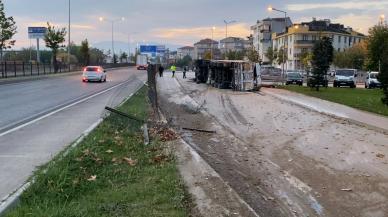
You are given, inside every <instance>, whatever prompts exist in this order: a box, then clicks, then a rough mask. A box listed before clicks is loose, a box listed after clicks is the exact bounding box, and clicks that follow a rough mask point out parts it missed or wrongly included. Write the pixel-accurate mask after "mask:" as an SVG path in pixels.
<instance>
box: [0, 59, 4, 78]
mask: <svg viewBox="0 0 388 217" xmlns="http://www.w3.org/2000/svg"><path fill="white" fill-rule="evenodd" d="M0 64H1V77H2V78H4V67H3V66H4V64H3V62H1V63H0Z"/></svg>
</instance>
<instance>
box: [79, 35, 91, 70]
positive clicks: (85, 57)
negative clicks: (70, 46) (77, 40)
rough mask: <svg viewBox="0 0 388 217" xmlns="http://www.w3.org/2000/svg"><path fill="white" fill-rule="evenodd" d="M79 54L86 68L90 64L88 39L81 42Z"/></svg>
mask: <svg viewBox="0 0 388 217" xmlns="http://www.w3.org/2000/svg"><path fill="white" fill-rule="evenodd" d="M80 53H81V56H82V59H81V60H82V63H83V64H84V65H85V66H88V65H89V64H90V48H89V42H88V39H85V40H83V41H82V42H81V48H80Z"/></svg>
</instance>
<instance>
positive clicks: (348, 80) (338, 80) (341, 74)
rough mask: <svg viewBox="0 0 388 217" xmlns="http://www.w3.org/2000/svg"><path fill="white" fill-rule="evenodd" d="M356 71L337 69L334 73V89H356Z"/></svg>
mask: <svg viewBox="0 0 388 217" xmlns="http://www.w3.org/2000/svg"><path fill="white" fill-rule="evenodd" d="M356 78H357V70H356V69H337V70H335V72H334V82H333V86H334V87H341V86H349V87H350V88H356V85H357V81H356Z"/></svg>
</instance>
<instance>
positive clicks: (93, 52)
mask: <svg viewBox="0 0 388 217" xmlns="http://www.w3.org/2000/svg"><path fill="white" fill-rule="evenodd" d="M106 58H107V56H106V55H105V54H104V52H103V51H102V50H99V49H97V48H91V49H90V62H91V63H92V64H95V65H99V64H101V63H105V60H106Z"/></svg>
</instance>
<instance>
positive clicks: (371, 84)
mask: <svg viewBox="0 0 388 217" xmlns="http://www.w3.org/2000/svg"><path fill="white" fill-rule="evenodd" d="M378 74H379V73H378V72H369V73H368V75H367V76H366V79H365V88H368V89H370V88H376V87H377V88H381V83H380V81H378V80H377V75H378Z"/></svg>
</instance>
